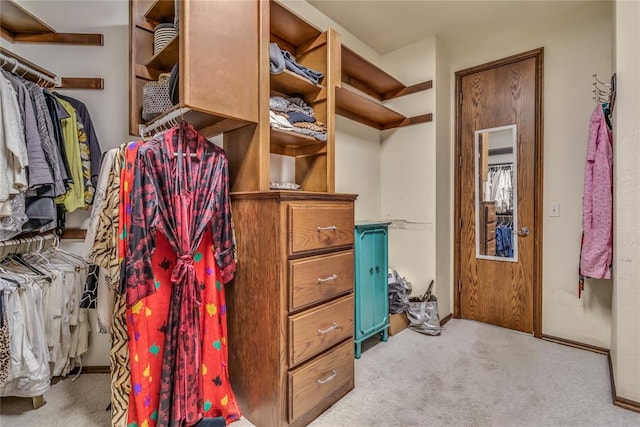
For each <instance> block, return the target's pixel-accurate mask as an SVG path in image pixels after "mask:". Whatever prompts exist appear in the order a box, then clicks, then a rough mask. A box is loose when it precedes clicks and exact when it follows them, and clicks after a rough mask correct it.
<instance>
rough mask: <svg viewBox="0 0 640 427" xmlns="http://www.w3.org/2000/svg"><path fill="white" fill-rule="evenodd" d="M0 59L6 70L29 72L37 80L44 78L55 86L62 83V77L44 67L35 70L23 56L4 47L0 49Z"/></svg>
mask: <svg viewBox="0 0 640 427" xmlns="http://www.w3.org/2000/svg"><path fill="white" fill-rule="evenodd" d="M0 60H2V68H3V69H6V70H7V71H11V72H14V73H18V74H19V73H20V71H24V74H30V75H31V76H34V77H35V78H37V80H40V81H42V80H44V81H46V82H48V83H51V84H52V85H54V86H55V87H60V86H61V85H62V79H61V78H60V77H59V76H56V75H55V74H53V73H52V72H50V71H47V70H45V69H44V68H40V70H37V69H35V68H33V66H34V64H32V63H30V62H28V61H26V60H24V59H23V58H20V57H19V56H18V55H15V54H13V53H11V52H9V51H7V50H5V49H1V50H0ZM5 67H7V68H5ZM24 74H23V75H24Z"/></svg>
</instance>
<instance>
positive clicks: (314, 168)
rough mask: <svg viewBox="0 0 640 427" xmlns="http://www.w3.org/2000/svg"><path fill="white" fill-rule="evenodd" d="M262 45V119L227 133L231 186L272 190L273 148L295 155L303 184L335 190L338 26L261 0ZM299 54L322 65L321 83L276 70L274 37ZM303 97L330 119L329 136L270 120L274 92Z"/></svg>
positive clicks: (298, 181) (308, 188)
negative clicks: (317, 23)
mask: <svg viewBox="0 0 640 427" xmlns="http://www.w3.org/2000/svg"><path fill="white" fill-rule="evenodd" d="M260 5H261V8H262V9H261V14H262V16H263V19H264V20H263V24H262V34H261V36H262V39H263V41H264V42H263V43H262V50H261V56H260V57H261V58H262V59H261V60H260V69H261V71H260V90H261V92H260V105H261V109H260V120H259V123H258V124H257V126H256V127H255V128H252V129H242V130H238V132H235V133H230V134H225V136H224V138H225V139H224V148H225V151H226V152H227V155H228V156H229V160H230V161H229V167H230V177H231V181H232V184H231V185H232V191H234V192H240V191H270V188H269V182H270V172H271V156H270V155H271V154H279V155H284V156H287V157H290V158H292V159H293V163H294V168H295V173H294V175H295V177H294V180H295V183H296V184H299V185H301V186H302V190H305V191H314V192H329V193H330V192H333V191H334V189H335V181H334V171H333V170H334V164H335V159H334V156H335V149H334V147H335V100H334V93H335V87H336V86H337V85H338V83H339V81H340V70H339V67H340V58H339V55H340V36H339V34H338V33H336V32H335V31H333V30H328V31H325V32H322V31H320V30H319V29H317V28H315V27H314V26H312V25H311V24H309V23H307V22H306V21H304V20H302V19H300V18H299V17H298V16H296V15H295V14H293V13H292V12H291V11H289V10H287V9H286V8H285V7H284V6H282V5H281V4H279V3H277V2H274V1H270V2H261V3H260ZM267 41H268V42H270V43H277V44H278V46H279V47H280V48H281V49H283V50H286V51H288V52H290V53H291V54H292V55H293V56H295V58H296V61H297V62H298V63H299V64H301V65H304V66H306V67H308V68H311V69H314V70H317V71H320V72H322V73H323V74H324V78H323V79H322V81H320V82H319V84H314V83H312V82H311V81H309V80H308V79H306V78H304V77H302V76H300V75H298V74H295V73H293V72H291V71H289V70H286V69H285V70H284V71H283V72H282V73H279V74H271V73H270V70H269V43H268V42H267ZM272 95H274V96H275V95H277V96H283V97H294V96H295V97H301V98H303V99H304V101H305V103H306V104H307V105H309V106H311V107H312V108H313V110H314V116H315V118H316V119H317V120H318V121H321V122H322V123H324V124H326V125H327V141H326V142H322V141H318V140H316V139H315V138H312V137H310V136H307V135H303V134H296V133H295V132H283V131H280V130H273V129H271V128H270V124H269V97H270V96H272Z"/></svg>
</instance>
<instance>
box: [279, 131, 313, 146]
mask: <svg viewBox="0 0 640 427" xmlns="http://www.w3.org/2000/svg"><path fill="white" fill-rule="evenodd" d="M315 144H324V142H323V141H320V140H317V139H315V138H314V137H312V136H310V135H304V134H301V133H297V132H293V131H286V130H282V129H274V128H271V145H272V146H273V145H283V146H288V147H292V146H294V147H303V146H305V145H315Z"/></svg>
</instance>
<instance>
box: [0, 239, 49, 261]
mask: <svg viewBox="0 0 640 427" xmlns="http://www.w3.org/2000/svg"><path fill="white" fill-rule="evenodd" d="M34 243H35V244H36V245H35V246H34V247H32V245H33V244H34ZM23 245H27V246H26V247H24V246H23ZM56 246H58V236H56V235H55V234H53V233H48V234H39V235H37V236H31V237H22V238H16V239H11V240H5V241H4V242H0V253H1V254H2V256H1V258H4V257H5V256H7V255H8V254H9V252H11V253H26V252H31V251H33V250H34V249H38V250H42V249H45V248H53V247H56ZM7 249H9V250H7ZM11 249H14V250H13V251H11Z"/></svg>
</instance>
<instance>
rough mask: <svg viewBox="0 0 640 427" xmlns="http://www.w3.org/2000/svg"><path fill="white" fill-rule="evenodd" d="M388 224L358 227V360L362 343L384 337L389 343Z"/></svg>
mask: <svg viewBox="0 0 640 427" xmlns="http://www.w3.org/2000/svg"><path fill="white" fill-rule="evenodd" d="M389 224H390V223H388V222H375V223H371V222H369V223H362V224H357V225H356V226H355V246H354V248H355V253H354V255H355V293H354V296H355V310H356V312H355V340H354V341H355V346H356V348H355V357H356V359H359V358H360V353H361V344H362V341H364V340H366V339H367V338H370V337H372V336H374V335H375V334H380V336H381V339H382V341H387V338H388V327H389V296H388V291H387V289H388V284H387V264H388V226H389Z"/></svg>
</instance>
